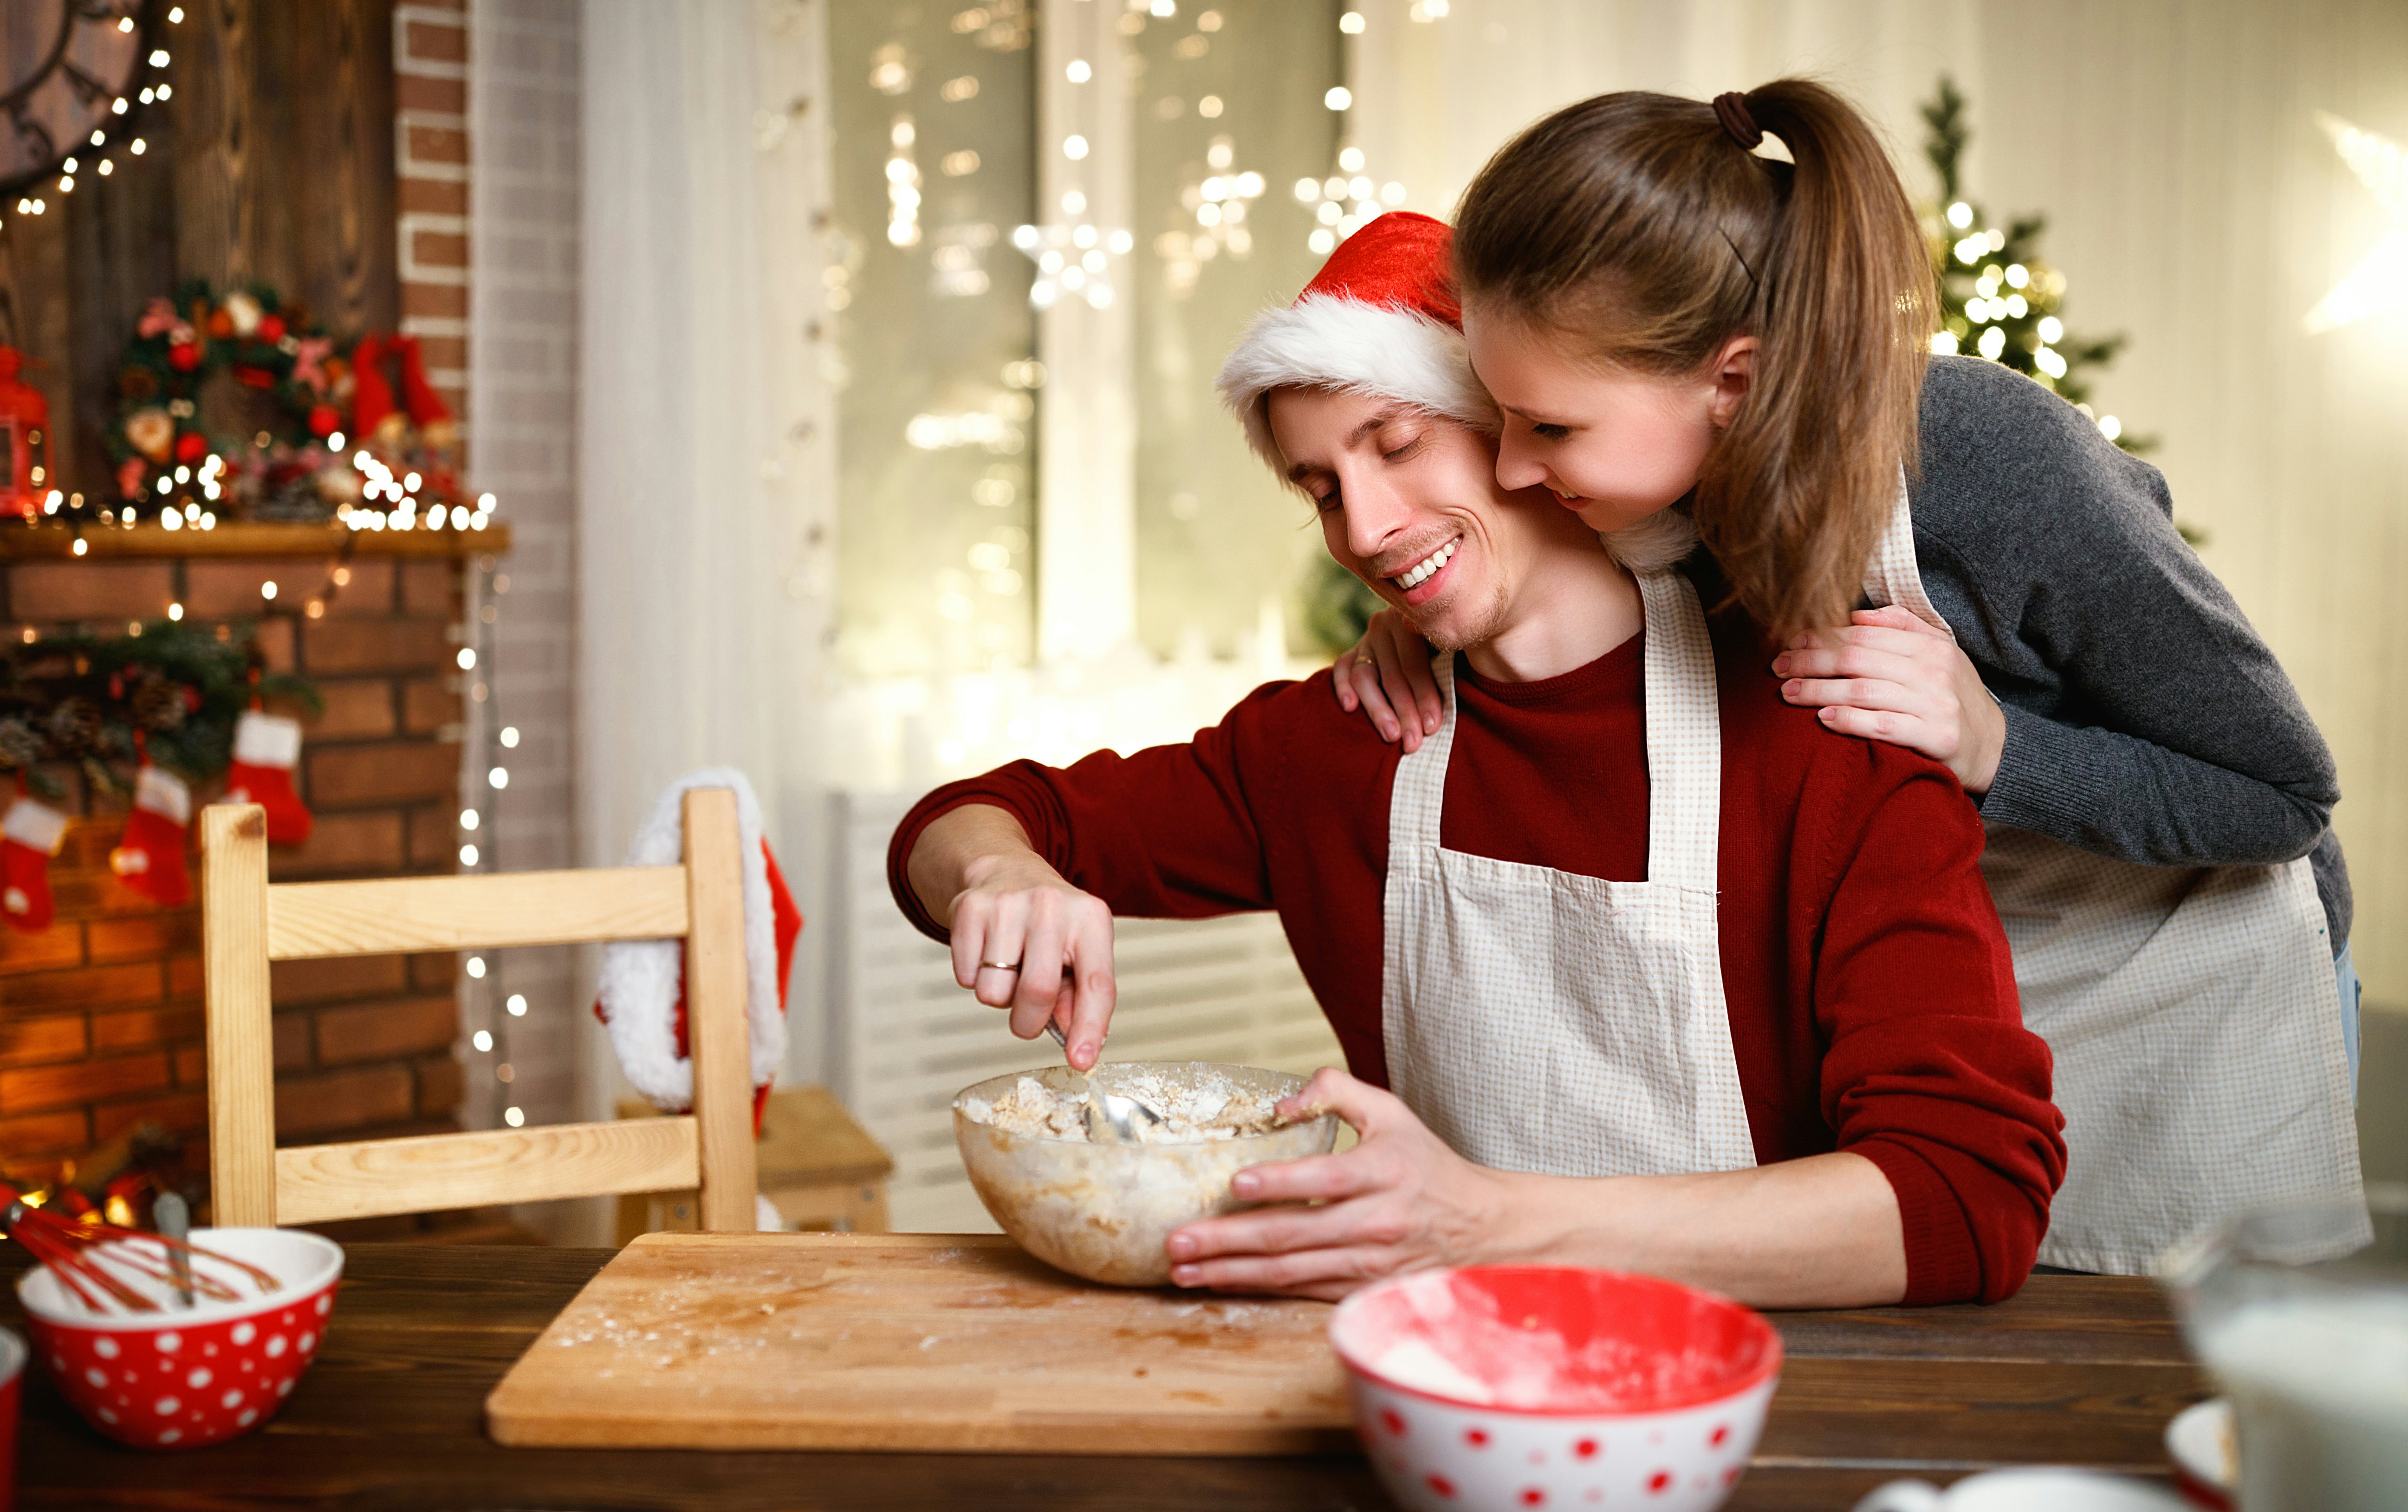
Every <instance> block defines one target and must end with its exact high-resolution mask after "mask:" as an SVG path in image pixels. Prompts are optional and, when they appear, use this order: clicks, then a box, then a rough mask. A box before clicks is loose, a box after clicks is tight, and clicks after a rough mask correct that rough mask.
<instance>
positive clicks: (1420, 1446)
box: [1329, 1265, 1782, 1512]
mask: <svg viewBox="0 0 2408 1512" xmlns="http://www.w3.org/2000/svg"><path fill="white" fill-rule="evenodd" d="M1329 1339H1330V1343H1331V1345H1332V1346H1333V1347H1334V1348H1336V1349H1337V1351H1338V1358H1339V1360H1340V1362H1343V1363H1344V1365H1345V1367H1346V1375H1347V1379H1348V1382H1349V1384H1350V1386H1351V1387H1352V1389H1353V1392H1354V1398H1355V1433H1356V1434H1358V1435H1359V1436H1360V1437H1361V1439H1362V1441H1363V1448H1364V1451H1365V1452H1366V1453H1367V1454H1369V1456H1370V1459H1371V1463H1372V1465H1373V1467H1374V1468H1375V1469H1376V1470H1377V1471H1378V1472H1379V1476H1380V1478H1381V1480H1382V1482H1383V1483H1384V1484H1385V1485H1386V1486H1387V1488H1388V1491H1389V1494H1390V1495H1392V1496H1394V1497H1395V1498H1396V1500H1397V1502H1398V1505H1402V1506H1405V1507H1409V1508H1412V1509H1413V1512H1466V1509H1470V1512H1488V1509H1496V1512H1527V1509H1529V1508H1534V1507H1553V1508H1562V1509H1571V1512H1577V1509H1581V1508H1586V1507H1598V1506H1602V1507H1613V1508H1617V1509H1624V1512H1630V1509H1643V1512H1710V1509H1712V1508H1713V1507H1717V1506H1720V1505H1722V1503H1723V1500H1724V1499H1725V1498H1726V1497H1727V1496H1729V1495H1730V1493H1731V1489H1732V1488H1733V1487H1735V1486H1737V1485H1738V1484H1739V1480H1740V1476H1742V1475H1743V1474H1744V1473H1745V1472H1746V1469H1747V1460H1748V1456H1749V1454H1751V1453H1752V1452H1754V1450H1755V1448H1756V1436H1757V1435H1758V1434H1760V1433H1762V1432H1763V1429H1764V1413H1765V1409H1766V1407H1767V1406H1768V1405H1770V1402H1771V1400H1772V1391H1773V1388H1774V1386H1775V1385H1777V1384H1778V1383H1779V1381H1780V1377H1781V1358H1782V1350H1781V1335H1780V1334H1776V1333H1774V1332H1773V1330H1772V1327H1771V1325H1770V1324H1769V1323H1767V1322H1766V1321H1765V1320H1764V1319H1762V1318H1760V1317H1758V1316H1757V1315H1756V1313H1754V1312H1753V1311H1751V1310H1749V1309H1748V1308H1746V1307H1742V1306H1741V1305H1739V1304H1738V1303H1735V1302H1732V1301H1729V1300H1728V1299H1727V1298H1724V1297H1718V1296H1715V1295H1713V1294H1712V1293H1711V1292H1705V1291H1697V1290H1695V1289H1693V1288H1690V1287H1684V1286H1681V1285H1678V1284H1676V1283H1674V1282H1670V1281H1663V1280H1657V1279H1656V1278H1655V1277H1646V1276H1625V1275H1621V1274H1618V1273H1616V1272H1613V1271H1597V1270H1583V1269H1579V1268H1576V1267H1571V1266H1542V1265H1472V1266H1465V1267H1461V1268H1458V1269H1448V1270H1432V1271H1419V1272H1415V1273H1413V1274H1412V1275H1409V1276H1399V1277H1391V1278H1389V1279H1387V1280H1385V1281H1381V1282H1378V1283H1376V1284H1374V1285H1372V1286H1369V1287H1366V1288H1364V1289H1363V1290H1362V1291H1357V1292H1355V1294H1354V1295H1353V1296H1351V1297H1348V1298H1347V1299H1346V1300H1345V1301H1344V1302H1342V1303H1340V1304H1339V1306H1338V1310H1337V1312H1336V1314H1335V1315H1333V1316H1332V1317H1331V1319H1330V1321H1329Z"/></svg>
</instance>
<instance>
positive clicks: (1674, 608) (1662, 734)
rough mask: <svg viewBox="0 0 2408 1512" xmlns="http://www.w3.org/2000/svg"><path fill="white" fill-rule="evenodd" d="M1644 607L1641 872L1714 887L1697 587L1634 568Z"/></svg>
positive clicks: (1708, 721)
mask: <svg viewBox="0 0 2408 1512" xmlns="http://www.w3.org/2000/svg"><path fill="white" fill-rule="evenodd" d="M1637 576H1638V578H1639V596H1640V600H1641V603H1642V604H1643V605H1644V606H1645V607H1646V611H1647V646H1646V675H1647V692H1646V700H1647V879H1648V880H1649V881H1651V882H1670V883H1671V884H1673V885H1674V886H1676V887H1683V888H1694V889H1697V890H1699V891H1700V892H1713V891H1714V886H1715V876H1716V866H1717V863H1718V860H1719V854H1718V850H1717V847H1718V846H1719V844H1720V842H1721V837H1722V809H1723V733H1722V708H1721V705H1720V699H1719V693H1718V691H1717V684H1716V682H1715V678H1714V647H1713V639H1712V637H1711V636H1709V635H1708V634H1707V632H1706V614H1705V610H1704V608H1703V607H1702V606H1699V603H1698V591H1697V589H1696V588H1694V587H1692V586H1691V585H1690V582H1689V579H1688V578H1685V577H1684V576H1682V574H1681V573H1680V572H1679V570H1678V569H1676V568H1670V567H1667V568H1664V569H1662V570H1660V571H1656V572H1642V573H1640V574H1638V575H1637Z"/></svg>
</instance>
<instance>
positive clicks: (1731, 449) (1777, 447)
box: [1455, 78, 1934, 633]
mask: <svg viewBox="0 0 2408 1512" xmlns="http://www.w3.org/2000/svg"><path fill="white" fill-rule="evenodd" d="M1765 135H1770V136H1775V137H1778V138H1779V139H1780V140H1781V142H1782V143H1783V144H1784V145H1785V147H1787V149H1788V150H1789V154H1790V157H1791V159H1792V162H1791V163H1788V164H1784V163H1779V162H1776V161H1774V160H1772V159H1770V158H1765V157H1760V156H1756V155H1755V154H1754V153H1753V152H1751V151H1750V150H1749V148H1750V147H1751V146H1753V145H1754V142H1755V141H1756V139H1759V138H1760V136H1765ZM1457 221H1458V225H1457V230H1456V238H1455V261H1456V267H1457V272H1458V274H1459V275H1460V278H1461V280H1462V283H1463V286H1464V292H1465V295H1466V297H1467V298H1469V299H1476V300H1498V301H1501V302H1503V303H1504V304H1505V305H1506V306H1508V307H1511V308H1512V309H1513V310H1514V311H1515V312H1516V313H1517V314H1520V315H1522V316H1524V317H1526V318H1528V319H1531V320H1532V321H1535V322H1537V323H1540V324H1541V325H1542V326H1544V327H1550V328H1553V329H1555V330H1556V331H1557V332H1559V333H1561V334H1562V335H1565V336H1567V337H1569V338H1570V340H1572V341H1573V342H1575V343H1577V344H1578V348H1579V349H1581V350H1582V351H1583V352H1584V355H1587V356H1590V357H1592V358H1595V359H1597V360H1599V361H1602V362H1605V363H1608V364H1614V365H1619V366H1627V367H1632V368H1636V369H1639V370H1641V371H1648V372H1656V373H1661V374H1667V375H1686V374H1690V373H1693V372H1695V371H1696V370H1697V368H1698V367H1699V365H1700V364H1703V363H1705V362H1706V361H1707V360H1708V359H1709V358H1711V357H1712V356H1713V354H1714V353H1715V352H1716V351H1717V350H1719V349H1721V347H1722V345H1723V344H1724V343H1725V342H1726V341H1727V340H1728V339H1729V338H1730V337H1731V336H1733V335H1742V334H1748V335H1755V336H1756V338H1757V342H1758V349H1757V352H1756V365H1755V371H1754V376H1753V379H1752V381H1751V383H1750V386H1749V390H1748V393H1747V396H1746V398H1745V399H1743V400H1742V402H1741V404H1740V406H1739V407H1738V409H1737V411H1736V412H1735V413H1734V414H1733V416H1732V419H1731V422H1730V424H1729V425H1728V426H1727V428H1726V429H1725V430H1724V431H1723V432H1722V434H1721V435H1719V436H1718V437H1717V438H1716V440H1715V443H1714V445H1713V448H1712V449H1710V450H1709V451H1708V453H1707V456H1706V459H1705V463H1704V465H1703V467H1702V468H1701V469H1700V473H1699V479H1698V488H1697V492H1696V495H1695V498H1694V506H1695V511H1696V518H1697V523H1698V529H1699V535H1702V536H1703V537H1704V540H1705V543H1706V545H1707V546H1708V547H1709V548H1710V549H1712V550H1713V553H1714V556H1715V557H1716V559H1717V560H1718V561H1719V562H1720V563H1721V564H1722V567H1723V570H1724V573H1725V574H1726V576H1727V578H1728V579H1729V581H1730V583H1731V586H1732V591H1733V593H1734V595H1735V596H1736V597H1737V598H1738V599H1739V600H1740V602H1741V603H1742V605H1744V606H1746V607H1747V609H1748V610H1749V612H1750V613H1752V614H1754V615H1755V616H1756V618H1757V619H1758V620H1760V621H1762V622H1763V623H1764V624H1765V625H1766V626H1768V627H1769V628H1770V629H1772V630H1775V631H1777V632H1783V633H1787V632H1792V631H1796V630H1800V629H1804V628H1806V627H1808V626H1810V625H1816V624H1831V623H1836V622H1838V621H1840V620H1843V619H1844V618H1845V617H1846V614H1847V611H1848V609H1849V608H1850V607H1852V606H1854V605H1855V604H1856V601H1857V598H1858V596H1859V593H1860V592H1861V584H1862V580H1863V570H1864V564H1865V563H1866V561H1867V559H1868V558H1869V557H1870V556H1871V552H1872V549H1873V546H1874V544H1875V542H1876V541H1877V540H1878V538H1879V536H1880V535H1881V531H1882V527H1883V525H1884V523H1885V521H1886V520H1887V518H1888V514H1889V511H1890V508H1891V506H1892V505H1893V503H1894V501H1895V499H1896V497H1897V491H1898V478H1899V468H1900V466H1901V465H1904V466H1909V467H1911V466H1913V465H1914V450H1915V404H1916V399H1917V395H1918V392H1919V391H1920V388H1921V383H1922V375H1923V364H1924V362H1925V353H1926V351H1927V349H1928V336H1929V333H1930V331H1931V329H1932V319H1933V305H1934V301H1933V297H1932V277H1931V271H1930V264H1929V263H1928V261H1927V258H1926V253H1925V250H1924V248H1923V241H1922V235H1921V232H1920V231H1919V229H1918V228H1917V227H1916V225H1915V221H1914V211H1913V209H1912V208H1911V207H1909V205H1908V203H1907V199H1906V193H1905V191H1904V189H1903V188H1902V187H1901V186H1900V185H1899V180H1898V174H1897V172H1896V170H1895V169H1893V168H1892V167H1891V165H1890V162H1889V158H1888V156H1887V154H1886V153H1885V151H1884V150H1883V149H1882V145H1881V142H1880V140H1879V139H1878V138H1877V137H1876V136H1874V135H1873V132H1872V129H1871V126H1870V125H1869V124H1867V122H1866V121H1864V119H1863V118H1862V117H1861V116H1860V115H1858V114H1857V113H1856V110H1855V109H1854V108H1853V107H1850V106H1849V105H1848V104H1847V102H1845V101H1844V100H1842V99H1841V98H1840V96H1838V95H1837V94H1835V93H1832V92H1831V91H1829V90H1828V89H1826V88H1824V87H1823V86H1822V85H1819V84H1815V83H1812V82H1810V81H1808V80H1805V79H1796V78H1785V79H1780V80H1777V81H1775V82H1773V83H1770V84H1767V85H1765V86H1764V87H1763V88H1761V89H1756V90H1750V91H1748V92H1747V93H1745V94H1731V95H1725V96H1723V98H1722V99H1721V100H1720V101H1718V102H1716V103H1715V104H1714V105H1713V106H1708V105H1705V104H1703V103H1700V102H1699V101H1694V100H1682V99H1677V98H1674V97H1672V96H1670V95H1661V94H1645V93H1622V94H1607V95H1599V96H1598V97H1597V98H1595V99H1592V100H1586V101H1584V102H1582V103H1581V104H1579V105H1575V106H1571V107H1568V108H1566V109H1564V110H1560V111H1558V112H1556V113H1555V115H1553V116H1550V117H1548V118H1547V119H1546V120H1544V121H1540V122H1539V123H1538V124H1537V125H1535V126H1532V127H1531V128H1529V130H1527V131H1526V132H1524V133H1523V134H1522V136H1519V137H1517V138H1515V140H1514V141H1512V143H1510V144H1508V145H1507V146H1506V147H1505V149H1504V150H1501V151H1500V152H1498V155H1497V156H1496V157H1495V158H1493V159H1492V160H1490V162H1489V164H1488V165H1487V166H1486V167H1485V168H1484V169H1483V170H1482V171H1481V174H1480V177H1479V178H1477V179H1475V180H1474V181H1473V182H1472V185H1471V187H1470V188H1469V190H1468V191H1466V193H1465V194H1464V199H1463V205H1462V207H1461V208H1460V210H1459V212H1458V216H1457Z"/></svg>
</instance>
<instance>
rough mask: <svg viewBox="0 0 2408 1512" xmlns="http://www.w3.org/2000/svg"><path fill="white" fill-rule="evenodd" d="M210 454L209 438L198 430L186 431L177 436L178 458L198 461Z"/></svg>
mask: <svg viewBox="0 0 2408 1512" xmlns="http://www.w3.org/2000/svg"><path fill="white" fill-rule="evenodd" d="M208 454H209V440H208V436H205V435H202V434H201V433H200V432H198V431H186V432H185V433H184V434H183V435H179V436H178V437H176V460H177V461H178V462H198V461H200V460H201V459H202V458H203V457H206V456H208Z"/></svg>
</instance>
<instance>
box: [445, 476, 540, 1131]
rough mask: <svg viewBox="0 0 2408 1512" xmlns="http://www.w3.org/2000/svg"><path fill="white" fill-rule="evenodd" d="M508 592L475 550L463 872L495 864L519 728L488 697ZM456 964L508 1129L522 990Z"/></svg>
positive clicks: (463, 656)
mask: <svg viewBox="0 0 2408 1512" xmlns="http://www.w3.org/2000/svg"><path fill="white" fill-rule="evenodd" d="M492 498H493V495H492V494H490V493H489V494H486V495H484V501H487V502H486V507H488V508H490V507H491V505H490V502H489V501H491V499H492ZM509 591H510V579H509V574H508V573H504V572H498V571H496V570H495V561H494V558H493V555H492V554H491V553H489V552H487V553H480V554H479V555H478V556H477V558H476V559H475V561H474V562H473V563H470V566H469V572H468V582H467V593H466V605H465V607H466V620H465V621H464V623H463V625H462V629H461V635H460V642H461V644H460V649H459V651H458V653H457V654H456V657H455V660H456V661H457V663H458V664H459V667H460V670H461V672H462V673H463V674H464V676H465V677H466V681H467V694H468V700H467V717H466V721H465V722H466V729H465V730H464V731H463V733H462V741H461V768H462V773H463V779H462V798H461V806H460V819H459V828H458V832H457V839H458V841H459V870H460V871H461V872H463V873H466V874H475V873H480V872H491V871H496V870H499V869H500V857H499V855H498V853H497V851H498V848H497V847H496V846H495V841H494V834H493V830H492V817H493V816H492V806H493V804H494V803H495V801H496V800H495V796H494V795H496V794H499V793H501V792H505V791H507V790H508V789H509V785H510V772H509V761H510V759H511V756H510V753H511V752H512V751H514V750H516V749H517V748H518V744H519V731H518V727H517V726H516V725H511V724H504V723H503V722H502V721H501V717H500V712H499V710H498V709H497V708H496V707H495V697H494V684H493V674H492V668H493V665H494V659H495V648H496V647H497V645H498V643H499V640H500V635H501V630H500V623H501V604H500V601H501V600H502V598H503V597H504V596H506V595H507V594H508V593H509ZM461 969H462V971H463V972H464V973H465V974H466V977H467V988H466V991H465V993H464V994H463V995H464V997H465V998H466V1000H467V1001H466V1008H467V1018H468V1019H469V1020H470V1022H471V1023H472V1024H473V1025H474V1028H473V1029H472V1031H471V1033H470V1034H469V1036H468V1045H469V1048H470V1049H471V1050H473V1051H474V1052H475V1053H476V1054H477V1055H478V1056H480V1057H484V1058H486V1059H484V1060H482V1061H480V1064H481V1065H483V1066H485V1067H486V1068H487V1069H488V1070H489V1071H490V1073H491V1075H490V1077H486V1078H484V1079H482V1080H480V1082H479V1083H478V1086H479V1090H480V1093H481V1098H480V1101H482V1102H483V1103H484V1105H487V1106H498V1109H499V1111H498V1114H497V1115H496V1117H495V1119H494V1120H488V1121H498V1122H500V1123H502V1124H505V1125H507V1126H508V1127H509V1128H512V1129H517V1128H521V1127H523V1126H524V1125H525V1123H526V1109H525V1108H524V1107H523V1106H522V1105H520V1102H519V1097H518V1091H517V1087H516V1083H517V1081H518V1067H517V1064H516V1063H515V1061H514V1059H513V1057H512V1055H511V1053H510V1030H511V1027H512V1025H513V1024H514V1023H515V1022H516V1021H517V1020H520V1019H523V1018H524V1017H526V1012H527V1000H526V994H524V993H523V992H512V991H508V989H507V984H506V982H505V980H504V977H503V971H502V961H501V957H500V956H498V955H493V956H488V955H485V954H483V953H481V952H480V953H478V954H474V955H470V956H469V957H467V958H466V960H465V961H463V962H462V963H461Z"/></svg>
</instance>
